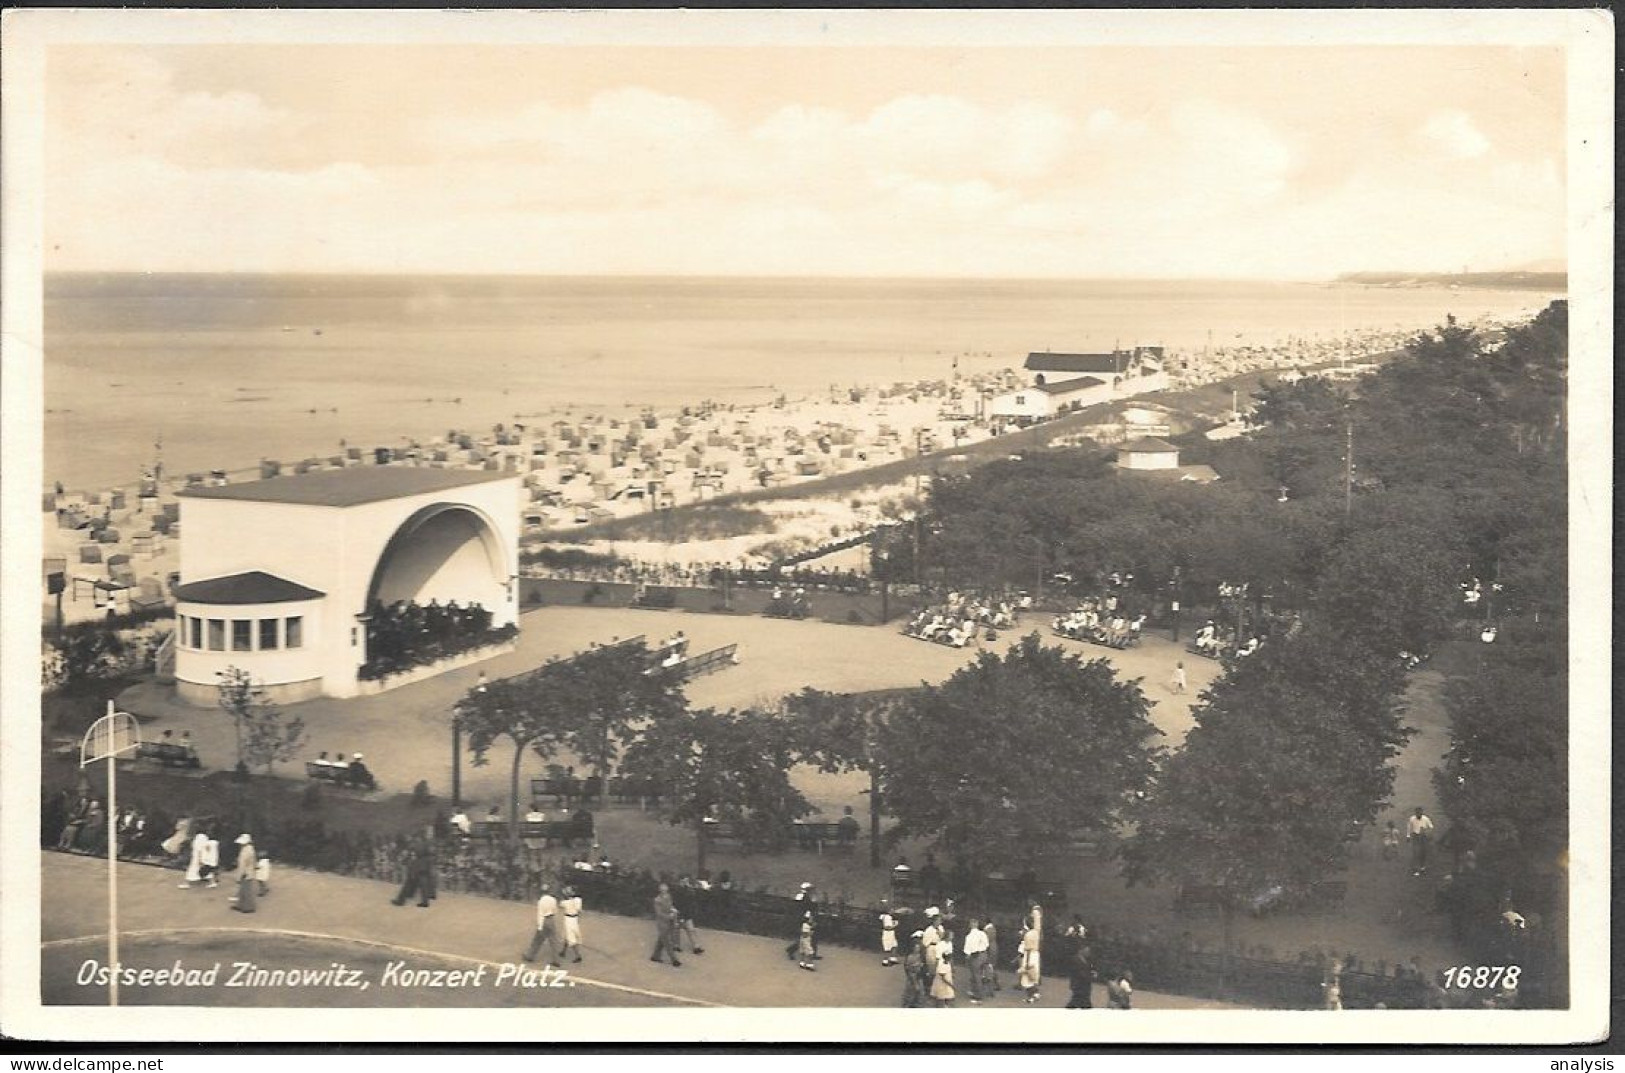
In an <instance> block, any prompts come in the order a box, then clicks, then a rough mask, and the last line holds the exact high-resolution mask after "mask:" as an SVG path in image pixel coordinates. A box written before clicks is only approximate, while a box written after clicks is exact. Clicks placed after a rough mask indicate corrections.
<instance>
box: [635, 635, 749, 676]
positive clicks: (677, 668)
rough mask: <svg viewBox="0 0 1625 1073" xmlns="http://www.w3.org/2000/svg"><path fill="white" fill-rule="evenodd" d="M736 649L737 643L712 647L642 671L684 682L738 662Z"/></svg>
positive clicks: (737, 648)
mask: <svg viewBox="0 0 1625 1073" xmlns="http://www.w3.org/2000/svg"><path fill="white" fill-rule="evenodd" d="M738 650H739V646H738V645H737V644H732V645H723V646H722V647H721V648H713V649H712V650H711V651H709V652H703V653H701V654H700V655H698V656H690V657H689V658H688V659H685V660H679V661H678V662H676V663H670V664H656V665H654V666H652V667H650V668H649V669H648V670H646V671H644V672H643V673H644V674H650V675H658V674H665V675H670V676H671V677H673V678H675V679H677V680H678V681H679V682H686V681H688V680H689V679H691V678H698V677H699V676H700V675H702V674H710V673H711V672H712V671H719V670H721V669H722V668H724V667H731V666H733V665H734V664H735V663H738V662H739V660H738V658H737V657H736V655H735V653H736V652H738Z"/></svg>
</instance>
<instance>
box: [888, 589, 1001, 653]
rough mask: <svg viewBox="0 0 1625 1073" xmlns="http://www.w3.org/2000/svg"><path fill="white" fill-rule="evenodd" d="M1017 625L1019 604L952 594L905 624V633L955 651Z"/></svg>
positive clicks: (995, 635)
mask: <svg viewBox="0 0 1625 1073" xmlns="http://www.w3.org/2000/svg"><path fill="white" fill-rule="evenodd" d="M1015 624H1016V605H1015V604H1013V603H1011V602H1010V601H1009V600H993V599H992V598H984V597H978V596H972V595H970V594H968V593H958V592H950V593H949V594H948V599H947V601H946V602H945V603H942V604H938V605H936V606H934V607H928V608H926V609H925V610H923V611H920V612H918V613H916V614H915V615H914V616H913V617H912V618H910V619H909V620H908V622H906V623H904V625H903V632H904V633H905V634H907V635H908V636H910V637H917V638H919V639H920V640H922V641H935V642H936V643H937V644H942V645H948V646H950V647H952V648H964V647H965V645H967V644H968V643H970V642H971V641H973V640H976V639H977V638H978V637H979V636H981V635H982V631H984V630H985V631H986V635H987V636H988V637H989V638H993V637H997V636H998V631H999V630H1005V629H1010V628H1011V627H1013V626H1014V625H1015Z"/></svg>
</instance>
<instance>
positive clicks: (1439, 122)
mask: <svg viewBox="0 0 1625 1073" xmlns="http://www.w3.org/2000/svg"><path fill="white" fill-rule="evenodd" d="M1416 136H1417V138H1418V139H1420V140H1421V141H1422V142H1423V143H1424V144H1426V145H1428V146H1430V147H1432V148H1433V149H1435V150H1437V151H1439V152H1442V153H1444V154H1445V155H1447V156H1452V157H1456V158H1458V159H1462V160H1468V159H1471V158H1473V157H1481V156H1483V155H1484V154H1485V153H1487V152H1489V151H1490V140H1489V139H1488V138H1486V137H1485V136H1484V133H1483V132H1482V131H1480V130H1479V129H1478V126H1477V125H1476V124H1475V123H1474V122H1473V118H1472V117H1471V116H1469V115H1468V114H1467V113H1466V112H1461V111H1455V110H1447V111H1442V112H1434V113H1433V114H1432V115H1430V116H1428V118H1427V120H1426V121H1425V122H1423V124H1422V125H1421V126H1420V127H1418V128H1417V130H1416Z"/></svg>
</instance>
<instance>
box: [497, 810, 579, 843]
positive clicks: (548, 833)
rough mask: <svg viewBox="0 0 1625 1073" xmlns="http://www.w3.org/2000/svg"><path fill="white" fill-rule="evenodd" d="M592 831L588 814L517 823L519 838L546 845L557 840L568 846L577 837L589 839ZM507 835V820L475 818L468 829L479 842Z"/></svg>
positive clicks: (498, 838) (499, 838)
mask: <svg viewBox="0 0 1625 1073" xmlns="http://www.w3.org/2000/svg"><path fill="white" fill-rule="evenodd" d="M592 832H593V821H592V817H590V816H583V817H581V818H580V819H575V818H571V819H568V820H521V821H520V823H519V837H520V838H522V839H524V840H525V841H527V842H531V841H536V842H543V843H545V844H547V845H552V843H553V842H554V841H559V842H563V843H564V844H565V845H566V846H568V845H570V844H571V843H573V842H574V841H575V840H576V839H578V838H580V839H585V840H587V841H591V840H592ZM507 836H508V821H507V820H475V821H474V822H473V823H472V824H471V825H470V826H469V831H468V837H469V838H471V839H474V840H476V841H480V842H494V841H499V840H501V839H503V838H506V837H507Z"/></svg>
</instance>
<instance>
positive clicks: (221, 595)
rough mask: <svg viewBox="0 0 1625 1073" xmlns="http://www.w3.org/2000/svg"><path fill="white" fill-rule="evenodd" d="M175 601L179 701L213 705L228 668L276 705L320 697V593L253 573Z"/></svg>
mask: <svg viewBox="0 0 1625 1073" xmlns="http://www.w3.org/2000/svg"><path fill="white" fill-rule="evenodd" d="M175 598H176V604H175V688H176V690H177V692H179V693H180V695H181V697H183V698H184V699H185V700H187V701H189V702H190V703H193V704H199V705H213V704H214V703H215V702H216V700H217V697H218V692H217V688H218V683H219V676H220V674H221V672H223V671H225V669H226V668H228V667H237V668H239V669H240V670H243V671H246V672H247V673H248V674H249V676H250V677H252V678H253V680H254V681H255V682H256V683H258V684H259V685H261V686H262V687H263V688H264V689H265V695H266V697H267V699H269V700H272V701H275V702H278V703H291V702H295V701H301V700H309V699H311V698H312V697H317V696H320V695H321V693H322V667H321V658H320V647H321V646H320V637H319V631H320V629H321V617H322V606H323V601H324V600H325V599H326V594H325V593H322V592H318V591H317V590H315V589H312V588H307V587H306V586H304V585H300V584H297V583H296V582H292V581H288V580H287V579H285V578H279V577H276V576H275V575H272V574H266V573H263V572H261V571H257V570H256V571H251V572H248V573H243V574H230V575H227V576H224V577H216V578H207V579H205V580H202V581H194V582H190V583H188V584H185V585H181V586H179V587H177V588H176V590H175Z"/></svg>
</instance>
